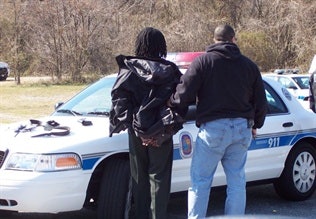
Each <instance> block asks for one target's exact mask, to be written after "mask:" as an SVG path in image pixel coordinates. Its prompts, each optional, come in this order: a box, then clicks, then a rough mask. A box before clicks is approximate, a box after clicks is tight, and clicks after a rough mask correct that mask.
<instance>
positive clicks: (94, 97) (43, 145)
mask: <svg viewBox="0 0 316 219" xmlns="http://www.w3.org/2000/svg"><path fill="white" fill-rule="evenodd" d="M114 80H115V76H113V75H112V76H107V77H105V78H103V79H101V80H99V81H97V82H96V83H94V84H93V85H91V86H89V87H88V88H86V89H85V90H83V91H82V92H81V93H79V94H78V95H76V96H75V97H73V98H72V99H71V100H69V101H68V102H66V103H64V104H63V105H61V106H59V107H58V108H57V109H56V111H55V112H54V113H53V114H52V115H51V116H48V117H46V118H41V119H39V120H31V121H30V122H27V123H23V122H21V123H19V124H14V125H10V126H8V127H3V128H2V130H1V132H0V210H8V211H18V212H49V213H57V212H64V211H74V210H79V209H81V208H93V209H95V210H96V211H97V214H98V218H104V219H109V218H115V219H116V218H124V215H125V216H126V215H128V214H129V213H128V212H129V209H130V206H131V205H130V203H131V201H130V200H131V199H130V197H131V196H130V194H131V192H130V183H129V182H130V181H129V179H130V175H129V160H128V139H127V134H126V132H122V133H120V134H116V135H114V136H113V137H111V138H110V137H108V136H109V119H108V112H109V110H110V105H111V101H110V91H111V88H112V85H113V83H114ZM264 81H265V82H264V83H265V90H266V96H267V100H268V103H269V112H268V115H267V117H266V121H265V124H264V126H263V127H262V128H261V129H259V130H258V135H257V138H256V139H254V140H253V141H252V143H251V146H250V148H249V154H248V160H247V164H246V176H247V181H248V183H249V184H251V183H258V182H264V183H273V184H274V185H275V189H276V191H277V193H278V194H279V195H280V196H281V197H283V198H285V199H288V200H305V199H308V198H309V197H310V196H311V195H312V194H313V193H314V190H315V186H316V179H315V174H316V166H315V163H316V117H315V115H314V114H313V113H311V112H308V111H306V110H302V109H303V107H302V105H301V104H300V103H299V102H298V101H297V99H296V98H294V97H293V96H292V95H291V94H290V93H289V91H288V90H287V89H285V88H284V87H282V86H281V85H280V84H279V83H277V82H276V81H274V80H271V79H268V78H264ZM197 131H198V129H197V128H196V126H195V121H194V107H191V108H190V112H189V113H188V115H187V122H186V123H185V124H184V127H183V129H182V130H180V131H179V132H178V133H177V134H176V135H175V136H174V137H173V140H174V151H173V152H174V155H173V160H174V162H173V170H172V171H173V172H172V188H171V190H172V192H178V191H186V190H187V189H188V187H189V185H190V177H189V170H190V163H191V157H192V153H193V152H194V145H195V137H196V134H197ZM225 184H226V181H225V174H224V172H223V168H222V167H221V166H219V167H218V169H217V172H216V175H215V178H214V182H213V186H223V185H225Z"/></svg>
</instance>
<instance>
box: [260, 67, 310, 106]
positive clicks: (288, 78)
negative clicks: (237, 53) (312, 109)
mask: <svg viewBox="0 0 316 219" xmlns="http://www.w3.org/2000/svg"><path fill="white" fill-rule="evenodd" d="M264 76H265V77H269V78H272V79H273V80H275V81H277V82H279V83H280V84H282V85H283V86H284V87H285V88H287V89H288V90H289V91H290V93H291V94H292V95H293V96H294V97H296V98H297V99H298V100H299V101H300V103H301V104H302V105H303V106H304V108H305V109H308V110H309V101H308V97H309V76H310V75H309V74H298V70H296V69H277V70H276V71H275V72H274V73H268V74H264Z"/></svg>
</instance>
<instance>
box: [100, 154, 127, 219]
mask: <svg viewBox="0 0 316 219" xmlns="http://www.w3.org/2000/svg"><path fill="white" fill-rule="evenodd" d="M131 191H132V189H131V177H130V168H129V160H128V159H119V158H115V159H111V160H109V161H108V162H107V164H106V166H105V169H104V173H103V176H102V181H101V188H100V194H99V201H98V209H97V216H98V219H121V218H122V219H124V218H128V217H129V213H130V209H131V194H132V193H131Z"/></svg>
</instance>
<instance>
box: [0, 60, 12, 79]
mask: <svg viewBox="0 0 316 219" xmlns="http://www.w3.org/2000/svg"><path fill="white" fill-rule="evenodd" d="M9 74H10V69H9V65H8V64H7V63H5V62H0V81H5V80H6V79H7V77H8V76H9Z"/></svg>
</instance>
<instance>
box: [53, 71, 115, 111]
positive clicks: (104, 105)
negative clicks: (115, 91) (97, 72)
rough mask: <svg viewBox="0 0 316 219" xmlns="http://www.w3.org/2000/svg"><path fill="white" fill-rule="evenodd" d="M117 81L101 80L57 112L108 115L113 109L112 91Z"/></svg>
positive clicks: (110, 79)
mask: <svg viewBox="0 0 316 219" xmlns="http://www.w3.org/2000/svg"><path fill="white" fill-rule="evenodd" d="M115 79H116V78H115V77H110V78H103V79H101V80H99V81H98V82H96V83H94V84H93V85H91V86H89V87H88V88H87V89H85V90H83V91H82V92H80V93H79V94H77V95H76V96H75V97H74V98H72V99H71V100H70V101H68V102H66V103H65V104H63V105H62V106H61V107H59V108H58V109H57V112H64V111H65V110H66V111H71V112H75V113H77V114H81V115H86V114H95V115H103V114H104V115H106V114H107V113H108V112H109V111H110V109H111V104H112V102H111V90H112V86H113V84H114V81H115Z"/></svg>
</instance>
